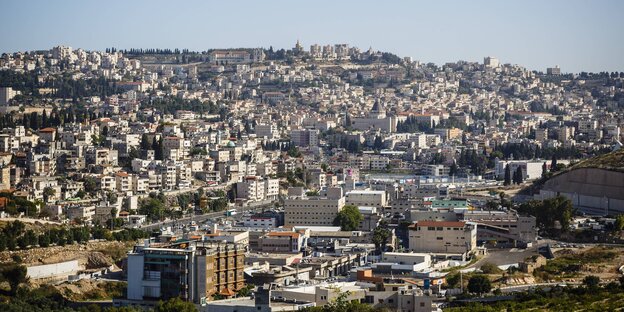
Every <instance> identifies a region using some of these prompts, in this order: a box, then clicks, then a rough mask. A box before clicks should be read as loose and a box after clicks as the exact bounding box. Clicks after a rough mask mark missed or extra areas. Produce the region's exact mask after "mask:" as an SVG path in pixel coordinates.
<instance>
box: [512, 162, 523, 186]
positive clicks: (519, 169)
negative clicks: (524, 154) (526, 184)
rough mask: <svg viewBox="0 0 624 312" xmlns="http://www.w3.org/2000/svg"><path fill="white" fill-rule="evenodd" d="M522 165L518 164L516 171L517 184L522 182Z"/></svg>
mask: <svg viewBox="0 0 624 312" xmlns="http://www.w3.org/2000/svg"><path fill="white" fill-rule="evenodd" d="M522 175H523V174H522V167H520V166H518V168H517V169H516V172H514V183H515V184H522V180H524V179H523V177H522Z"/></svg>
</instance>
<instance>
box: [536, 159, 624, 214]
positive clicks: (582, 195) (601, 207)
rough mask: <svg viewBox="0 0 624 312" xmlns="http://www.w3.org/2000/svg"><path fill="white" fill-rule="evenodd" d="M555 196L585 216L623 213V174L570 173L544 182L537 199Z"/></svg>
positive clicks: (600, 171)
mask: <svg viewBox="0 0 624 312" xmlns="http://www.w3.org/2000/svg"><path fill="white" fill-rule="evenodd" d="M558 194H559V195H562V196H565V197H567V198H568V199H570V200H571V201H572V204H573V205H574V206H575V207H577V208H579V209H580V210H581V211H583V212H586V213H590V214H607V213H608V214H618V213H624V173H623V172H617V171H611V170H605V169H596V168H581V169H576V170H572V171H570V172H566V173H563V174H560V175H557V176H556V177H554V178H552V179H550V180H548V181H546V183H545V184H544V187H543V188H542V190H541V192H540V194H539V195H537V196H536V198H537V199H546V198H552V197H556V196H557V195H558Z"/></svg>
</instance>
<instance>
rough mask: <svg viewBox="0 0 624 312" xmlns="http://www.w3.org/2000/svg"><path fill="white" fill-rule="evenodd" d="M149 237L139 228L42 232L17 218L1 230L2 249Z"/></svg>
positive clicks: (57, 229) (66, 228) (59, 229)
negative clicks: (112, 230)
mask: <svg viewBox="0 0 624 312" xmlns="http://www.w3.org/2000/svg"><path fill="white" fill-rule="evenodd" d="M146 237H149V233H147V232H145V231H142V230H139V229H123V230H121V231H115V232H111V231H110V230H108V229H106V228H103V227H99V226H95V227H90V228H88V227H50V228H48V229H46V230H45V231H42V232H41V233H40V234H38V233H36V232H35V231H34V230H26V225H25V224H24V223H23V222H21V221H19V220H15V221H13V222H9V223H8V224H7V225H5V226H4V228H2V231H0V251H4V250H7V249H8V250H17V249H18V248H19V249H21V250H24V249H29V248H33V247H49V246H52V245H56V246H65V245H71V244H74V243H78V244H81V243H85V242H87V241H89V240H90V239H106V240H109V241H113V240H116V241H123V242H127V241H135V240H137V239H140V238H146Z"/></svg>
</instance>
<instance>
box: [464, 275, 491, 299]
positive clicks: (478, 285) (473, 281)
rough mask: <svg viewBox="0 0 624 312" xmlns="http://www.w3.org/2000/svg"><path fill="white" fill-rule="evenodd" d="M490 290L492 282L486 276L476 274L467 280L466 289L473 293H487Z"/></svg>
mask: <svg viewBox="0 0 624 312" xmlns="http://www.w3.org/2000/svg"><path fill="white" fill-rule="evenodd" d="M490 290H492V283H491V282H490V280H489V279H488V278H487V276H485V275H482V274H478V275H474V276H472V277H470V279H469V280H468V291H469V292H471V293H475V294H479V295H481V294H484V293H489V292H490Z"/></svg>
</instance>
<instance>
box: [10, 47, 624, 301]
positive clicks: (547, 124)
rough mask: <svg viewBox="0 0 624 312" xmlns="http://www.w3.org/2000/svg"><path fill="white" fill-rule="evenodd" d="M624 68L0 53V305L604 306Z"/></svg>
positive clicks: (623, 290)
mask: <svg viewBox="0 0 624 312" xmlns="http://www.w3.org/2000/svg"><path fill="white" fill-rule="evenodd" d="M623 128H624V72H621V71H615V70H614V71H602V72H590V71H583V72H573V71H572V70H569V69H567V68H566V67H565V66H561V68H560V67H559V66H558V65H557V64H552V66H550V67H547V68H542V69H529V68H526V67H524V66H523V65H522V64H511V62H509V61H507V60H506V59H504V58H501V59H499V58H498V57H497V56H495V55H484V56H483V60H482V61H481V60H479V61H478V62H476V61H462V60H457V61H453V62H447V63H443V64H435V63H431V62H428V60H416V59H414V58H413V57H409V56H402V55H398V54H396V53H393V52H389V51H384V49H381V50H377V48H375V47H357V46H355V45H353V44H351V43H328V42H318V43H317V42H305V41H304V39H303V38H302V39H300V40H296V41H295V42H292V44H291V46H290V47H284V48H281V47H280V48H274V47H273V46H268V47H242V48H223V49H221V48H211V49H206V50H203V51H193V50H190V49H182V48H172V49H170V48H147V47H144V48H140V47H137V48H120V47H110V48H106V49H103V50H90V49H83V48H79V47H71V46H69V45H57V46H54V47H50V48H49V49H43V50H30V51H19V52H5V53H2V54H1V55H0V310H1V311H69V312H73V311H106V312H133V311H136V312H139V311H155V312H166V311H205V312H212V311H217V312H252V311H262V312H271V311H305V312H333V311H337V312H355V311H365V312H382V311H400V312H433V311H529V310H535V309H538V310H540V311H568V310H569V309H571V307H572V306H574V307H575V309H577V310H582V311H586V310H591V311H598V310H605V311H611V310H613V311H615V310H617V309H621V307H622V306H624V149H623V148H622V140H623V139H624V133H622V129H623Z"/></svg>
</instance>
